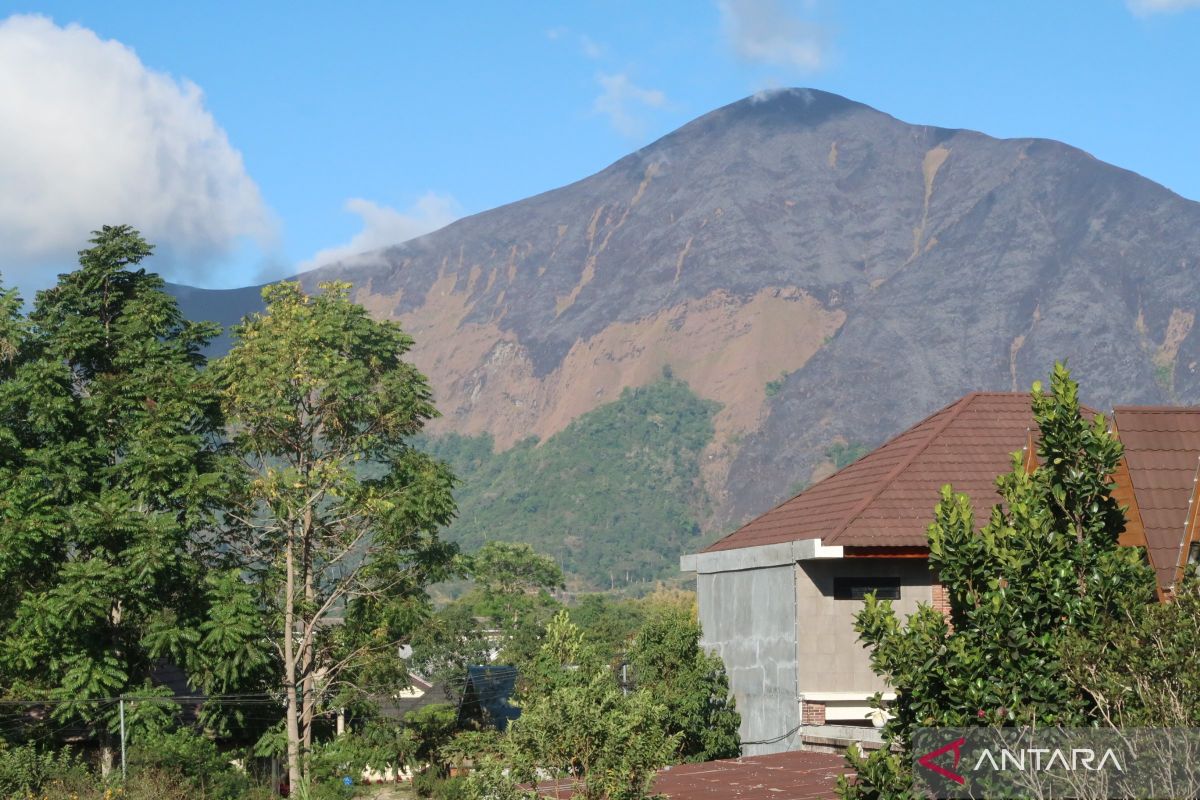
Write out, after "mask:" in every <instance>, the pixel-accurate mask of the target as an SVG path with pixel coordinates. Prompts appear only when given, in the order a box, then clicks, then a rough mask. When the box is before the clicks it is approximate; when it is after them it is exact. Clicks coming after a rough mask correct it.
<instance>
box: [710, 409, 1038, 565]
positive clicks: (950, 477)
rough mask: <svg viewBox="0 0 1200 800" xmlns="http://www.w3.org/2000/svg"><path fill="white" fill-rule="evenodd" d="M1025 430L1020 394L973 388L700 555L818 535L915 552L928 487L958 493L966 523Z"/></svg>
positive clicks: (1027, 420)
mask: <svg viewBox="0 0 1200 800" xmlns="http://www.w3.org/2000/svg"><path fill="white" fill-rule="evenodd" d="M1032 427H1033V416H1032V411H1031V409H1030V401H1029V395H1028V394H1027V393H1018V392H973V393H972V394H969V395H967V396H966V397H963V398H962V399H961V400H958V401H956V402H954V403H951V404H950V405H948V406H946V407H945V408H943V409H942V410H940V411H938V412H936V413H934V414H933V415H931V416H929V417H927V418H926V419H924V420H922V421H921V422H919V423H917V424H916V425H914V426H913V427H911V428H909V429H908V430H907V431H905V432H904V433H901V434H900V435H899V436H897V437H895V438H894V439H892V440H890V441H889V442H887V443H886V444H884V445H883V446H882V447H880V448H879V449H877V450H874V451H872V452H871V453H868V454H867V455H865V456H863V457H862V458H860V459H859V460H858V461H855V462H854V463H853V464H851V465H850V466H848V467H846V468H845V469H842V470H840V471H838V472H836V473H834V474H833V475H830V476H829V477H828V478H826V479H824V480H823V481H820V482H819V483H817V484H814V485H813V486H811V487H809V488H808V489H806V490H804V491H803V492H801V493H800V494H798V495H796V496H795V497H793V498H792V499H791V500H788V501H786V502H784V503H782V504H781V505H779V506H776V507H775V508H773V509H772V510H770V511H768V512H767V513H765V514H763V515H762V516H760V517H758V518H757V519H754V520H752V521H750V522H748V523H746V525H744V526H742V527H741V528H740V529H738V530H736V531H734V532H733V533H731V534H729V535H728V536H726V537H725V538H724V539H721V540H719V541H717V542H716V543H714V544H712V545H710V546H709V547H708V548H707V549H706V550H705V552H714V551H718V550H732V549H736V548H741V547H755V546H758V545H766V544H779V543H783V542H790V541H796V540H799V539H821V541H822V544H826V545H842V546H849V547H919V546H924V545H925V544H926V536H925V531H926V529H927V528H928V527H929V523H930V522H932V521H933V508H934V506H935V505H936V504H937V501H938V490H939V489H940V488H941V487H942V486H943V485H945V484H947V483H949V484H952V485H953V486H954V489H955V490H956V491H960V492H966V493H967V494H968V495H969V496H970V497H971V500H972V502H973V504H974V507H975V515H976V522H978V523H982V522H983V521H985V520H986V519H987V515H988V514H989V513H990V510H991V507H992V506H993V505H994V504H996V503H997V502H999V500H1000V497H999V495H997V494H996V476H998V475H1000V474H1001V473H1004V472H1007V471H1008V470H1009V469H1010V467H1011V458H1012V454H1013V453H1014V452H1016V451H1018V450H1021V449H1022V448H1024V447H1025V445H1026V443H1027V442H1028V439H1029V431H1030V429H1031V428H1032Z"/></svg>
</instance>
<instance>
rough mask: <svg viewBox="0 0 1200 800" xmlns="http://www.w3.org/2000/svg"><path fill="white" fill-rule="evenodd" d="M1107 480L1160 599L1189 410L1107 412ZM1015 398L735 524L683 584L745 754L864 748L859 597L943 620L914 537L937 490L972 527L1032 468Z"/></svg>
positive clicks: (1171, 564) (1186, 494)
mask: <svg viewBox="0 0 1200 800" xmlns="http://www.w3.org/2000/svg"><path fill="white" fill-rule="evenodd" d="M1113 422H1114V427H1115V429H1116V431H1117V435H1118V436H1119V437H1120V438H1121V440H1122V442H1123V444H1124V445H1125V450H1126V455H1125V458H1124V461H1123V463H1122V465H1121V467H1120V469H1119V470H1118V474H1117V475H1115V476H1114V479H1115V481H1116V483H1117V487H1118V488H1117V492H1116V495H1117V498H1118V500H1119V501H1120V502H1121V503H1122V504H1123V505H1125V506H1127V507H1128V511H1127V518H1128V519H1127V526H1126V532H1125V533H1124V534H1123V535H1122V537H1121V543H1122V544H1125V545H1131V546H1143V547H1145V548H1146V553H1147V557H1148V559H1149V561H1150V564H1151V566H1153V567H1154V569H1155V572H1156V575H1157V577H1158V583H1159V591H1160V593H1161V594H1163V595H1166V594H1169V593H1170V591H1171V589H1172V587H1173V586H1174V583H1175V581H1176V580H1177V577H1178V576H1179V575H1180V574H1181V572H1182V569H1183V566H1184V564H1185V563H1186V561H1187V559H1188V558H1189V557H1191V558H1192V559H1195V558H1197V555H1198V553H1197V551H1198V550H1200V545H1198V544H1197V542H1198V537H1197V525H1196V511H1197V509H1198V508H1200V503H1197V502H1193V500H1194V499H1195V498H1194V494H1195V491H1196V486H1197V484H1196V477H1197V466H1198V463H1200V408H1169V407H1154V408H1148V407H1123V408H1118V409H1116V411H1115V412H1114V415H1113ZM1035 435H1036V430H1035V425H1034V421H1033V417H1032V412H1031V409H1030V401H1029V396H1028V395H1027V394H1017V393H999V392H977V393H973V394H969V395H967V396H966V397H963V398H962V399H960V400H958V401H957V402H955V403H952V404H951V405H949V406H947V407H945V408H943V409H942V410H940V411H938V412H937V413H935V414H933V415H932V416H930V417H928V418H927V419H925V420H923V421H922V422H919V423H918V424H916V425H914V426H913V427H912V428H910V429H909V430H907V431H905V432H904V433H902V434H900V435H899V436H897V437H895V438H894V439H892V440H890V441H889V442H887V443H885V444H884V445H883V446H881V447H880V448H878V449H877V450H875V451H873V452H871V453H869V454H867V455H865V456H863V457H862V458H860V459H859V460H857V461H855V462H854V463H853V464H850V465H849V466H847V467H845V468H844V469H842V470H840V471H838V472H836V473H835V474H833V475H831V476H829V477H828V478H825V479H824V480H822V481H820V482H819V483H816V484H814V485H813V486H812V487H810V488H808V489H806V490H805V491H803V492H801V493H800V494H798V495H797V496H795V497H793V498H792V499H790V500H788V501H786V502H784V503H782V504H781V505H779V506H777V507H776V508H774V509H772V510H770V511H768V512H767V513H765V514H763V515H762V516H760V517H758V518H757V519H754V520H752V521H751V522H749V523H747V524H746V525H744V526H743V527H741V528H740V529H738V530H737V531H735V532H734V533H732V534H730V535H729V536H726V537H725V538H724V539H721V540H720V541H718V542H716V543H715V544H713V545H711V546H710V547H708V548H707V549H705V550H704V551H703V552H700V553H697V554H694V555H687V556H683V558H682V559H681V563H680V566H681V568H682V569H683V570H685V571H689V572H695V573H696V591H697V595H698V602H699V608H700V621H701V624H702V625H703V629H704V644H705V645H706V646H707V647H709V648H712V649H714V650H716V651H717V652H718V653H719V654H720V656H721V657H722V659H724V662H725V667H726V669H727V670H728V673H729V680H730V686H731V689H732V690H733V693H734V696H735V698H736V700H737V706H738V711H739V712H740V713H741V716H742V728H741V736H742V742H743V752H744V753H746V754H759V753H771V752H778V751H782V750H792V749H799V748H802V747H806V746H817V745H821V744H826V745H830V746H842V745H843V744H844V743H845V742H846V741H849V740H857V741H866V742H870V741H878V739H879V736H878V732H877V731H874V730H873V727H874V726H876V725H880V724H882V722H883V719H882V718H881V717H879V716H875V717H874V718H872V710H871V709H870V708H869V706H868V698H869V697H870V696H871V695H873V694H874V693H876V692H883V694H884V698H885V699H888V687H887V686H886V685H885V684H884V683H883V681H882V680H881V679H880V678H879V677H878V676H876V675H875V673H874V672H873V671H872V670H871V666H870V661H869V658H868V653H867V651H866V650H865V649H864V648H863V647H862V645H861V644H859V642H858V637H857V634H856V633H855V631H854V628H853V620H854V616H855V614H856V613H857V612H858V611H859V609H860V608H861V607H862V598H863V596H864V595H865V594H867V593H868V592H876V593H877V594H878V596H880V597H886V598H890V599H891V600H892V602H893V606H894V607H895V609H896V611H897V613H898V614H899V615H900V616H901V617H903V616H905V615H907V614H910V613H912V612H913V611H915V610H916V608H917V606H918V605H919V604H930V605H933V606H934V607H935V608H941V609H942V610H943V611H946V610H948V607H949V606H948V601H947V598H946V596H945V592H944V590H943V588H942V586H941V585H940V584H939V583H938V582H937V576H936V575H933V574H932V573H931V572H930V569H929V566H928V548H927V546H926V545H927V539H926V529H927V528H928V526H929V523H930V522H932V520H933V508H934V506H935V505H936V503H937V500H938V492H939V489H940V487H941V486H943V485H944V484H947V483H949V484H952V485H953V486H954V488H955V490H957V491H961V492H965V493H966V494H968V495H969V496H970V497H971V499H972V502H973V505H974V509H975V514H976V522H977V524H982V523H983V522H985V521H986V519H987V516H988V514H989V512H990V510H991V507H992V506H993V505H995V504H996V503H997V502H999V500H1000V497H999V495H998V494H996V490H995V479H996V477H997V476H998V475H1000V474H1002V473H1004V472H1007V471H1008V470H1009V469H1010V466H1011V458H1012V453H1013V452H1015V451H1023V452H1024V453H1025V459H1026V466H1027V467H1028V468H1031V469H1032V468H1033V467H1034V466H1035V464H1036V456H1035V454H1034V450H1035V448H1034V446H1033V445H1034V437H1035Z"/></svg>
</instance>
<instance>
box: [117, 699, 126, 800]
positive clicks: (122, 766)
mask: <svg viewBox="0 0 1200 800" xmlns="http://www.w3.org/2000/svg"><path fill="white" fill-rule="evenodd" d="M117 702H118V703H120V705H121V780H125V698H124V697H122V698H119V699H118V701H117Z"/></svg>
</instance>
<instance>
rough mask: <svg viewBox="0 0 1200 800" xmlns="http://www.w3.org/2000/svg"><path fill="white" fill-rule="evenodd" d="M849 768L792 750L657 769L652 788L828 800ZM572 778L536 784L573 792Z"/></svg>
mask: <svg viewBox="0 0 1200 800" xmlns="http://www.w3.org/2000/svg"><path fill="white" fill-rule="evenodd" d="M848 772H850V769H849V768H848V767H847V766H846V760H845V758H843V757H842V756H840V755H834V754H832V753H816V752H811V751H801V750H797V751H792V752H788V753H774V754H772V755H768V756H744V757H742V758H731V759H727V760H724V761H708V762H705V763H703V764H680V765H678V766H674V767H668V768H666V769H663V770H659V773H658V776H657V777H656V778H655V779H654V787H653V791H654V792H655V794H663V795H666V796H667V797H669V798H671V800H730V798H736V799H737V800H829V799H830V798H834V797H836V796H837V795H836V794H835V792H834V786H835V784H836V782H837V779H838V776H839V775H842V774H845V773H848ZM575 788H576V787H575V785H574V784H573V783H572V782H570V781H559V782H548V783H540V784H538V787H537V789H538V794H539V795H541V796H542V797H547V798H549V797H557V798H567V797H570V796H571V795H573V794H574V792H575Z"/></svg>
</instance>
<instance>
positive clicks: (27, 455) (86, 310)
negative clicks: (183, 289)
mask: <svg viewBox="0 0 1200 800" xmlns="http://www.w3.org/2000/svg"><path fill="white" fill-rule="evenodd" d="M91 245H92V246H91V247H89V248H88V249H86V250H83V251H81V252H80V254H79V264H80V266H79V269H77V270H76V271H74V272H71V273H68V274H64V275H60V276H59V279H58V283H57V284H56V285H55V286H54V287H53V288H50V289H47V290H45V291H42V292H39V293H38V294H37V297H36V300H35V302H34V307H33V311H32V313H31V314H30V315H29V318H28V320H27V321H22V320H21V319H20V317H19V300H17V298H16V296H15V295H14V294H13V293H12V292H5V293H3V295H0V320H2V324H0V375H2V380H0V586H3V587H4V589H3V590H0V604H2V605H3V607H2V608H0V612H2V613H0V674H3V675H4V676H5V677H6V679H7V681H8V682H9V686H8V687H6V688H9V689H13V690H17V691H19V692H20V694H23V695H25V696H29V695H31V694H36V695H39V696H45V697H47V698H50V699H53V700H55V701H57V702H56V705H55V712H54V713H55V715H56V717H58V718H59V719H68V718H74V719H79V720H82V721H84V722H86V723H88V724H89V725H92V726H95V727H97V728H98V729H99V731H100V733H101V735H102V736H103V735H104V734H106V733H107V732H108V731H109V730H111V729H112V727H113V726H114V725H115V723H116V716H117V707H116V704H115V703H107V702H105V703H101V702H98V700H99V699H100V698H112V697H116V696H118V695H123V694H130V693H136V694H139V695H144V694H155V693H162V691H163V690H161V689H159V688H156V687H155V686H154V685H153V682H152V673H153V669H154V667H155V664H156V662H157V661H158V660H159V659H160V658H164V657H167V656H172V655H176V656H178V655H181V654H182V653H183V651H185V650H186V649H187V648H188V647H189V646H190V644H191V643H193V642H194V641H195V639H196V637H197V635H198V634H197V632H196V630H197V627H198V624H199V621H200V618H201V612H202V607H203V597H202V593H201V592H200V591H199V590H198V587H200V586H201V585H202V584H203V580H202V578H203V572H204V570H203V567H202V564H201V556H202V553H203V550H204V535H203V534H204V531H206V530H209V529H211V526H212V520H213V517H212V512H213V509H214V507H215V506H216V504H217V502H218V499H219V495H220V489H221V486H222V476H223V475H224V474H225V473H224V469H223V464H222V456H221V454H220V446H219V438H220V432H221V416H220V408H219V402H218V401H219V396H218V393H217V391H216V388H215V386H214V385H213V383H212V381H211V378H210V376H209V375H208V374H207V373H206V372H205V371H204V370H203V367H204V364H205V359H204V356H203V355H202V348H203V347H204V345H205V344H206V343H207V342H208V341H209V339H211V338H212V337H213V336H214V335H215V334H216V333H217V330H218V328H217V327H216V326H215V325H213V324H211V323H190V322H187V321H186V320H184V318H183V317H182V315H181V314H180V312H179V309H178V307H177V305H176V303H175V300H174V299H173V298H172V297H171V296H170V295H168V294H167V293H166V292H164V291H163V282H162V280H161V279H160V278H159V277H158V276H156V275H153V274H150V273H147V272H146V271H145V270H144V269H141V268H139V267H138V265H139V264H140V262H142V261H143V260H144V259H145V258H146V257H148V256H149V255H150V254H151V252H152V247H151V246H150V245H149V244H147V243H146V242H145V240H143V239H142V238H141V236H139V235H138V233H137V232H136V231H135V230H133V229H132V228H129V227H127V226H115V227H109V226H106V227H104V228H102V229H101V230H99V231H96V232H95V234H94V236H93V238H92V239H91ZM153 710H154V709H153V708H150V707H147V708H145V709H143V711H145V712H146V713H144V714H143V713H140V712H139V714H138V715H136V716H135V718H133V719H131V722H133V723H136V722H138V721H139V720H147V721H148V720H150V719H152V718H154V719H161V715H157V714H152V713H149V712H151V711H153ZM160 710H161V709H160ZM106 763H107V762H106Z"/></svg>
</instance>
